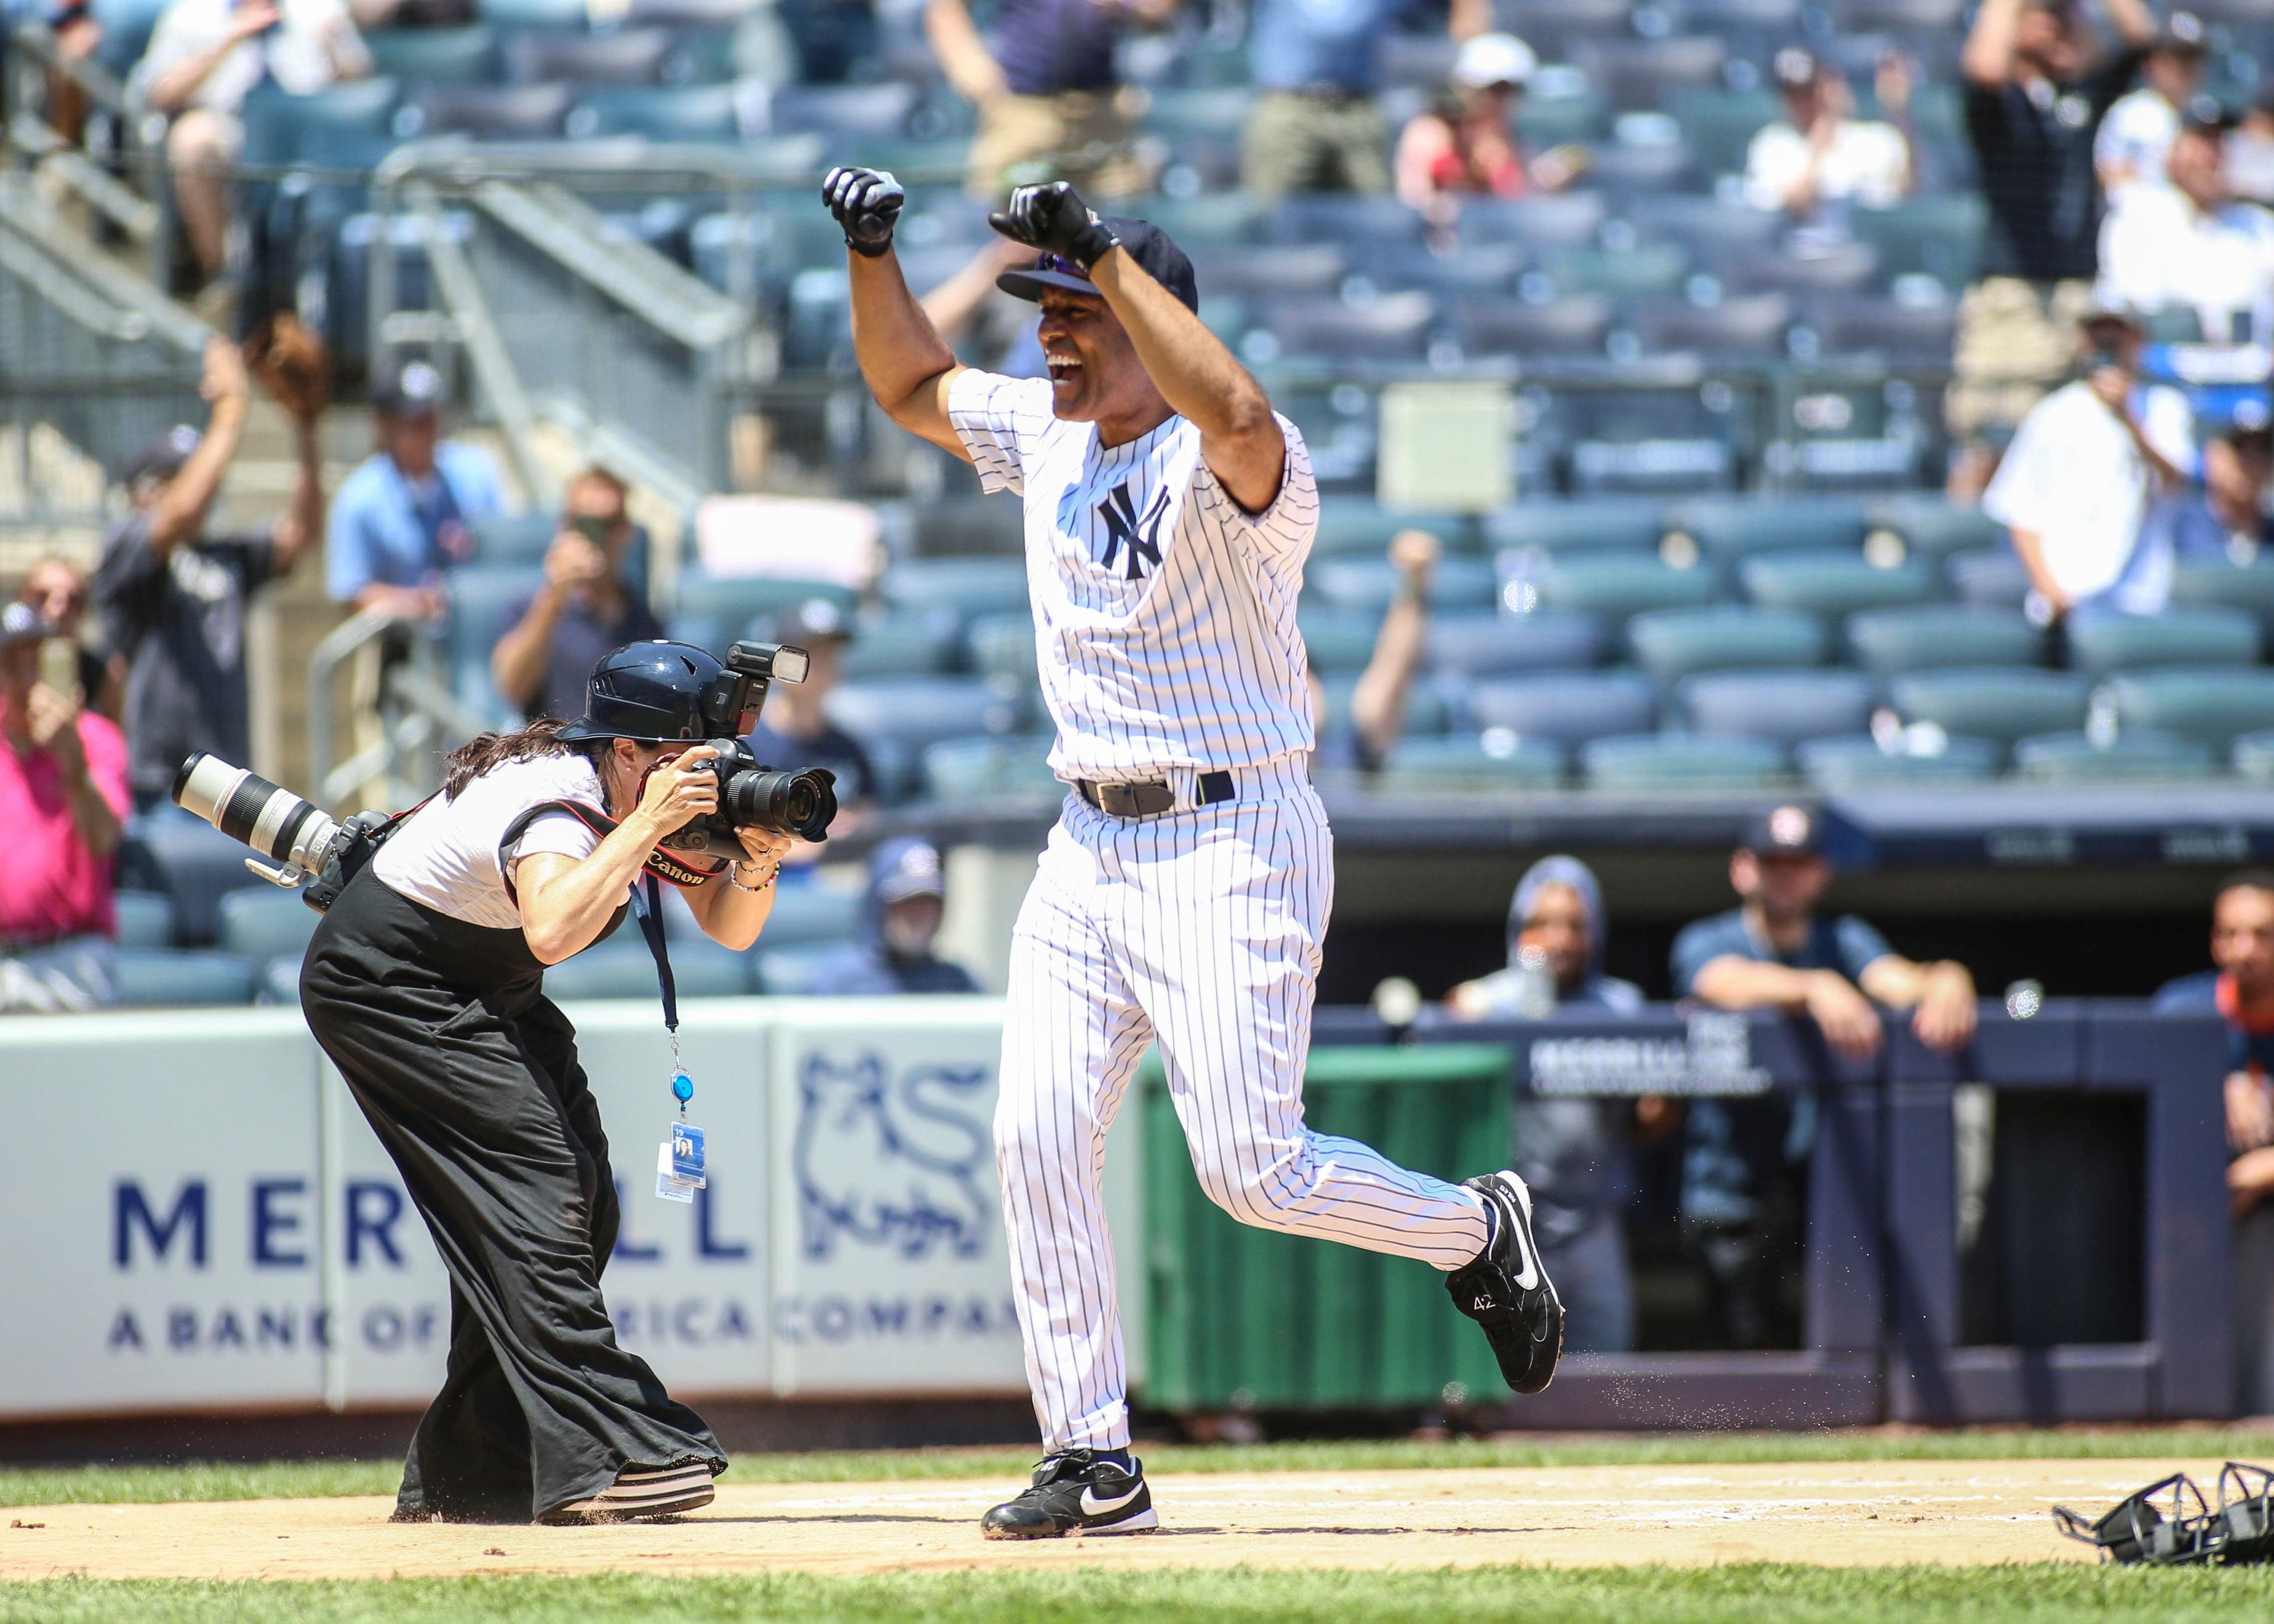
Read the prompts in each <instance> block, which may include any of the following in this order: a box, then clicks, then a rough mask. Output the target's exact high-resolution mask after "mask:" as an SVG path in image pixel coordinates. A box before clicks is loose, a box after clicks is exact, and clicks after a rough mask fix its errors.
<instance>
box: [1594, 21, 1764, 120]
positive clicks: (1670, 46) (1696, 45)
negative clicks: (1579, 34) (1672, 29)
mask: <svg viewBox="0 0 2274 1624" xmlns="http://www.w3.org/2000/svg"><path fill="white" fill-rule="evenodd" d="M1728 56H1729V52H1728V47H1727V46H1726V45H1725V44H1723V43H1722V41H1721V40H1719V39H1717V38H1714V37H1713V36H1712V35H1710V34H1673V35H1669V36H1668V37H1665V38H1661V39H1655V40H1650V39H1635V38H1632V37H1629V38H1627V39H1623V40H1618V39H1613V40H1602V39H1595V40H1586V41H1580V42H1579V43H1577V44H1576V45H1575V46H1574V47H1573V48H1572V51H1571V60H1572V62H1573V63H1574V64H1576V65H1577V67H1579V68H1580V69H1581V70H1582V71H1585V74H1586V76H1587V82H1588V83H1589V84H1590V85H1592V86H1594V87H1595V88H1596V89H1598V90H1600V91H1601V92H1602V93H1603V94H1604V96H1605V97H1606V98H1608V101H1609V102H1610V104H1611V105H1612V106H1613V107H1614V108H1616V109H1621V110H1625V109H1638V110H1642V109H1655V108H1658V107H1660V106H1662V105H1664V103H1665V102H1666V100H1667V97H1668V94H1669V93H1670V92H1673V91H1675V90H1679V89H1683V88H1689V87H1693V86H1704V85H1712V84H1715V83H1717V82H1719V81H1720V79H1721V67H1722V64H1724V63H1725V62H1727V61H1728Z"/></svg>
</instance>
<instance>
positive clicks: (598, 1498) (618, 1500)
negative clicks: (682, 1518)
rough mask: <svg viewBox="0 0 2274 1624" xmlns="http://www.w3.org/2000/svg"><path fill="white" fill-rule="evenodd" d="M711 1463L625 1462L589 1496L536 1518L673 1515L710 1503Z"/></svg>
mask: <svg viewBox="0 0 2274 1624" xmlns="http://www.w3.org/2000/svg"><path fill="white" fill-rule="evenodd" d="M716 1493H717V1491H716V1490H714V1489H713V1488H712V1486H711V1466H710V1463H709V1462H705V1461H681V1462H679V1463H678V1464H677V1465H675V1466H627V1467H625V1468H624V1469H623V1470H621V1471H620V1472H618V1473H617V1474H616V1480H615V1481H614V1483H612V1484H610V1485H608V1486H607V1487H606V1488H605V1489H602V1490H601V1491H600V1492H599V1493H598V1494H595V1495H593V1496H592V1497H591V1499H589V1500H571V1501H569V1503H568V1504H567V1505H565V1506H555V1507H553V1509H552V1510H550V1511H548V1512H546V1514H545V1515H543V1516H541V1517H539V1518H538V1522H546V1523H570V1524H574V1523H579V1522H634V1521H643V1522H644V1521H645V1520H646V1519H648V1518H650V1517H675V1516H679V1515H681V1514H683V1513H685V1512H689V1511H693V1510H696V1509H697V1508H698V1507H704V1506H707V1505H709V1504H710V1503H711V1501H712V1498H713V1497H714V1496H715V1495H716Z"/></svg>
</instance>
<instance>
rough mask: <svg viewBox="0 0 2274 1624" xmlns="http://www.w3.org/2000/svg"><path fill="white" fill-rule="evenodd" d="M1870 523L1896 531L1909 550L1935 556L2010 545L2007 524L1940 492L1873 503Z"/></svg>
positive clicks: (1911, 495) (1873, 525)
mask: <svg viewBox="0 0 2274 1624" xmlns="http://www.w3.org/2000/svg"><path fill="white" fill-rule="evenodd" d="M1869 523H1870V524H1871V528H1872V529H1873V530H1893V531H1894V533H1895V534H1896V535H1897V536H1899V537H1901V538H1902V542H1903V545H1904V547H1905V549H1906V550H1907V551H1909V552H1911V553H1927V554H1931V556H1933V557H1935V558H1943V557H1946V556H1948V555H1949V554H1951V553H1968V552H1977V551H1980V550H1983V549H1985V548H1994V547H2001V546H2003V545H2006V527H2005V526H2004V525H2002V524H2000V523H1998V521H1997V520H1995V519H1993V518H1992V517H1991V516H1990V515H1988V514H1986V513H1984V512H1983V511H1982V509H1980V508H1962V507H1960V506H1958V505H1957V504H1956V503H1955V502H1953V501H1952V500H1950V499H1949V498H1948V497H1946V496H1944V495H1942V494H1940V493H1939V492H1936V493H1933V494H1929V493H1927V492H1916V493H1913V494H1909V495H1904V496H1889V497H1883V498H1881V499H1880V500H1878V501H1875V502H1873V503H1872V504H1871V512H1870V515H1869Z"/></svg>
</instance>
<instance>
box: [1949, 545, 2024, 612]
mask: <svg viewBox="0 0 2274 1624" xmlns="http://www.w3.org/2000/svg"><path fill="white" fill-rule="evenodd" d="M1943 573H1944V574H1945V575H1948V576H1949V578H1950V590H1951V591H1952V592H1953V593H1954V595H1955V596H1956V597H1957V598H1958V600H1959V602H1961V603H1965V604H1976V605H1981V606H1982V607H1984V608H1988V609H2018V608H2020V607H2021V606H2022V600H2023V599H2024V598H2028V597H2029V571H2028V570H2026V569H2024V568H2022V560H2021V559H2020V558H2019V557H2018V556H2017V555H2016V554H2015V553H2014V549H2013V548H2012V547H2011V546H1998V547H1992V548H1988V549H1985V550H1984V551H1983V552H1980V553H1953V554H1951V557H1950V561H1949V562H1948V563H1946V564H1945V565H1944V566H1943Z"/></svg>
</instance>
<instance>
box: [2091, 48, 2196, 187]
mask: <svg viewBox="0 0 2274 1624" xmlns="http://www.w3.org/2000/svg"><path fill="white" fill-rule="evenodd" d="M2209 48H2210V41H2208V40H2207V39H2206V38H2205V37H2204V33H2203V26H2202V19H2201V18H2199V17H2197V16H2195V14H2194V13H2193V12H2191V11H2174V12H2172V14H2171V16H2170V17H2169V18H2167V19H2165V23H2164V32H2163V33H2162V34H2159V35H2158V36H2157V40H2156V43H2155V44H2154V46H2153V47H2151V48H2150V50H2149V52H2148V59H2147V61H2145V62H2144V63H2142V64H2141V66H2140V77H2141V79H2142V81H2143V82H2142V84H2141V86H2140V87H2139V88H2138V89H2136V90H2134V91H2132V92H2130V93H2129V94H2126V95H2123V96H2120V97H2119V98H2117V102H2116V105H2115V106H2113V107H2112V108H2110V109H2108V117H2106V118H2105V119H2103V120H2102V121H2101V124H2100V135H2099V139H2097V140H2095V141H2094V142H2093V144H2092V159H2093V167H2094V168H2095V169H2097V170H2098V171H2099V173H2100V184H2101V189H2102V190H2103V191H2104V192H2106V193H2107V194H2108V200H2109V202H2110V203H2111V204H2112V205H2113V204H2115V203H2118V202H2120V201H2121V200H2122V199H2123V196H2124V194H2125V193H2126V192H2128V191H2130V190H2131V189H2132V188H2133V187H2134V186H2135V185H2136V184H2140V183H2142V182H2145V183H2146V184H2148V185H2150V186H2157V185H2161V184H2163V179H2164V162H2165V158H2166V157H2167V156H2168V155H2169V154H2170V153H2171V150H2172V139H2173V138H2175V137H2176V136H2177V135H2178V134H2179V132H2180V120H2181V119H2182V118H2183V117H2185V116H2186V114H2187V108H2188V104H2189V103H2191V102H2194V101H2195V97H2196V95H2197V94H2199V93H2200V92H2201V91H2202V81H2203V56H2204V53H2205V52H2206V51H2207V50H2208V49H2209Z"/></svg>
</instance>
